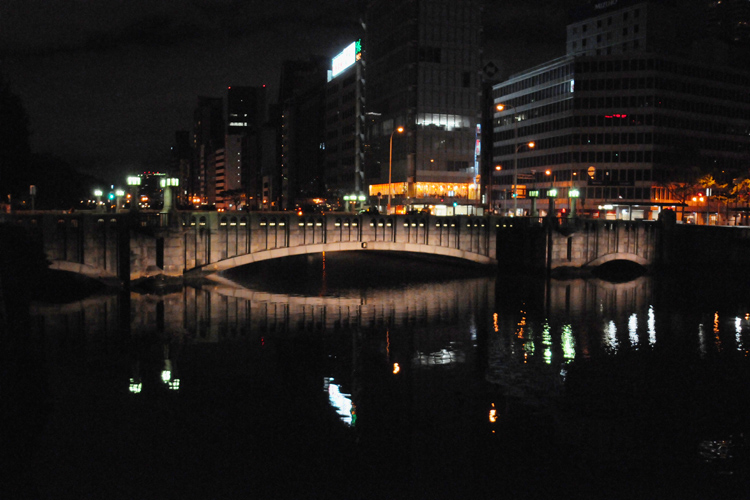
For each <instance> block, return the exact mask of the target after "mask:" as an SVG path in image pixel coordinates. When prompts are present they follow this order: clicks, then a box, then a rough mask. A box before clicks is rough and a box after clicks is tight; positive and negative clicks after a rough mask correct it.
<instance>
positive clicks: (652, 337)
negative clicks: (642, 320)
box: [648, 306, 656, 345]
mask: <svg viewBox="0 0 750 500" xmlns="http://www.w3.org/2000/svg"><path fill="white" fill-rule="evenodd" d="M648 343H649V344H650V345H654V344H655V343H656V313H655V312H654V306H648Z"/></svg>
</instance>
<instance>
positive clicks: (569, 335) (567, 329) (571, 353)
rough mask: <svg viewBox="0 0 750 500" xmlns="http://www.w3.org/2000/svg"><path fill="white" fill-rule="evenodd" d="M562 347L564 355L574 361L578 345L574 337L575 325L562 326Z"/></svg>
mask: <svg viewBox="0 0 750 500" xmlns="http://www.w3.org/2000/svg"><path fill="white" fill-rule="evenodd" d="M561 340H562V349H563V357H564V358H565V359H566V360H568V361H572V360H573V359H575V357H576V346H575V338H573V327H572V326H571V325H564V326H563V327H562V338H561Z"/></svg>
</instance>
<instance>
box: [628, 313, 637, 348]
mask: <svg viewBox="0 0 750 500" xmlns="http://www.w3.org/2000/svg"><path fill="white" fill-rule="evenodd" d="M628 336H629V337H630V345H631V346H633V347H636V346H637V345H638V315H637V314H635V313H634V314H631V315H630V317H629V318H628Z"/></svg>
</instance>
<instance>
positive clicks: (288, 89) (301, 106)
mask: <svg viewBox="0 0 750 500" xmlns="http://www.w3.org/2000/svg"><path fill="white" fill-rule="evenodd" d="M329 67H330V59H329V58H326V57H321V56H311V57H309V58H307V59H304V60H299V61H285V62H284V63H283V65H282V69H281V81H280V85H279V105H280V112H279V116H280V117H281V123H280V125H279V137H280V140H279V143H280V162H281V165H280V170H279V175H272V174H271V172H270V171H269V175H267V176H266V179H265V181H264V184H267V186H266V189H267V193H268V194H267V196H268V197H270V198H272V199H273V201H274V202H275V203H276V204H277V206H279V207H281V208H283V209H293V208H294V207H295V206H296V205H298V204H305V203H306V200H309V199H311V198H315V197H325V196H326V192H325V184H324V178H323V176H324V168H325V142H326V137H325V84H326V74H327V70H328V68H329Z"/></svg>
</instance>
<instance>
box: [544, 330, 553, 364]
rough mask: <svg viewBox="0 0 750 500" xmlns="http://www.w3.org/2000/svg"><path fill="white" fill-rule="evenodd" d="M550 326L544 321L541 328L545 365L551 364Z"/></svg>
mask: <svg viewBox="0 0 750 500" xmlns="http://www.w3.org/2000/svg"><path fill="white" fill-rule="evenodd" d="M550 330H551V328H550V325H549V323H548V322H546V321H545V323H544V326H543V327H542V344H544V346H545V349H544V361H545V362H546V363H547V364H550V363H552V348H551V346H552V334H551V333H550Z"/></svg>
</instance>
